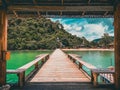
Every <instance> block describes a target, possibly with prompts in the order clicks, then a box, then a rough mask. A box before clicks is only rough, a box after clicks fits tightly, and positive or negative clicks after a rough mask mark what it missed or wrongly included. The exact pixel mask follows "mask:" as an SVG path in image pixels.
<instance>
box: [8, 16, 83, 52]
mask: <svg viewBox="0 0 120 90" xmlns="http://www.w3.org/2000/svg"><path fill="white" fill-rule="evenodd" d="M8 23H9V27H8V49H9V50H28V49H29V50H35V49H55V48H60V47H64V48H73V47H79V46H80V45H81V43H82V39H81V38H79V37H77V36H74V35H71V34H70V33H68V32H66V31H65V30H64V27H63V25H62V24H60V23H59V22H58V21H57V22H52V21H51V20H50V19H46V18H37V19H36V18H26V19H25V18H19V19H16V18H11V19H9V22H8Z"/></svg>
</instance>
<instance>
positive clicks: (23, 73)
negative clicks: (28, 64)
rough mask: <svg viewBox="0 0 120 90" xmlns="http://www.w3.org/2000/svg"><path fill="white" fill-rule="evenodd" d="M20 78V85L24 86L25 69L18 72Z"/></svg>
mask: <svg viewBox="0 0 120 90" xmlns="http://www.w3.org/2000/svg"><path fill="white" fill-rule="evenodd" d="M18 77H19V80H18V85H19V86H20V87H22V86H23V85H24V84H25V71H23V72H20V73H19V74H18Z"/></svg>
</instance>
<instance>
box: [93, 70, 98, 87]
mask: <svg viewBox="0 0 120 90" xmlns="http://www.w3.org/2000/svg"><path fill="white" fill-rule="evenodd" d="M98 75H99V74H98V73H94V72H93V85H94V86H97V85H98Z"/></svg>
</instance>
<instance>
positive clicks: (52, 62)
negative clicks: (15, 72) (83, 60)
mask: <svg viewBox="0 0 120 90" xmlns="http://www.w3.org/2000/svg"><path fill="white" fill-rule="evenodd" d="M30 82H90V80H89V79H88V78H87V76H86V75H85V74H84V73H82V71H81V70H79V69H78V68H77V67H76V65H75V64H74V63H73V62H71V61H70V59H69V58H68V57H67V55H66V54H65V53H63V52H62V51H61V50H60V49H57V50H55V51H54V52H53V53H52V55H51V56H50V58H49V59H48V61H47V62H46V63H45V64H44V65H43V67H42V68H41V69H40V70H39V71H38V73H37V74H36V75H35V76H34V77H33V79H32V80H31V81H30Z"/></svg>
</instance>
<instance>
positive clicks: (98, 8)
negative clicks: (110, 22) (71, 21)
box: [8, 6, 113, 11]
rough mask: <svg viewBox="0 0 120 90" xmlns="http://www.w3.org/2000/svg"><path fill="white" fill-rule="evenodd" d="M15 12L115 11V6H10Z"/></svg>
mask: <svg viewBox="0 0 120 90" xmlns="http://www.w3.org/2000/svg"><path fill="white" fill-rule="evenodd" d="M8 9H9V10H15V11H24V10H26V11H113V6H9V7H8Z"/></svg>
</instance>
